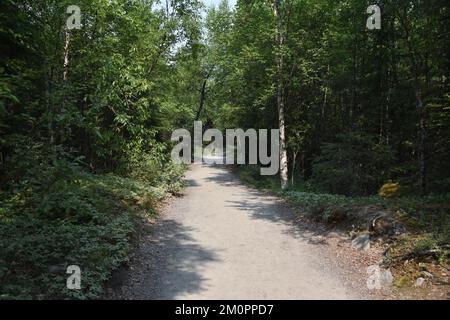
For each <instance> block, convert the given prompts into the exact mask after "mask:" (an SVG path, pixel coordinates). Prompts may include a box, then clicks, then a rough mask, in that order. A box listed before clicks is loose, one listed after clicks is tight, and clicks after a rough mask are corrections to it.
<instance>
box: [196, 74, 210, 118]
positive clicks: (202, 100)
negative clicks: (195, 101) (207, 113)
mask: <svg viewBox="0 0 450 320" xmlns="http://www.w3.org/2000/svg"><path fill="white" fill-rule="evenodd" d="M207 83H208V78H206V79H205V80H204V81H203V84H202V88H201V89H200V105H199V108H198V111H197V116H196V117H195V120H196V121H199V120H200V117H201V115H202V112H203V107H204V106H205V98H206V84H207Z"/></svg>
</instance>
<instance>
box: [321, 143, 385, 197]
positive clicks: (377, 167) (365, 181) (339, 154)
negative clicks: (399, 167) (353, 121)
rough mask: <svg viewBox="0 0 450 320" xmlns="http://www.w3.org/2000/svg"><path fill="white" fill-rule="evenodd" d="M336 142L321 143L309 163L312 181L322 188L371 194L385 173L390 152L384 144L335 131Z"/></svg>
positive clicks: (382, 179)
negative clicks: (317, 154)
mask: <svg viewBox="0 0 450 320" xmlns="http://www.w3.org/2000/svg"><path fill="white" fill-rule="evenodd" d="M337 140H338V141H337V142H336V143H328V144H325V145H324V146H323V147H322V149H321V151H322V152H321V155H320V156H319V157H318V158H317V159H316V160H315V163H314V165H313V181H314V183H315V185H317V186H319V188H321V189H322V190H323V191H326V192H331V193H336V194H347V195H360V194H366V195H368V194H373V193H374V192H376V190H378V188H379V187H380V185H381V184H382V183H383V181H385V179H386V178H387V177H389V171H387V170H386V168H389V164H390V162H391V159H392V153H391V151H390V150H389V147H388V146H385V145H380V144H378V143H373V138H371V137H367V136H361V135H354V134H350V135H338V136H337Z"/></svg>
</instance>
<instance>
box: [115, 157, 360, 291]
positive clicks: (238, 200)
mask: <svg viewBox="0 0 450 320" xmlns="http://www.w3.org/2000/svg"><path fill="white" fill-rule="evenodd" d="M186 179H187V183H188V187H187V189H186V191H185V195H184V196H183V197H180V198H177V199H175V200H174V201H172V202H171V204H169V205H168V206H167V207H166V208H165V209H164V214H163V215H162V217H161V218H160V220H159V221H158V222H157V223H156V225H155V226H154V228H153V230H154V231H153V232H152V234H151V235H149V236H148V237H147V238H145V239H144V240H143V243H142V246H141V248H140V249H139V253H138V255H137V258H136V261H135V265H134V267H133V269H132V270H131V272H129V274H128V275H127V276H128V280H127V281H126V284H125V285H124V286H123V287H122V288H121V294H120V297H121V298H125V299H364V298H367V297H368V295H366V292H365V288H364V287H365V283H364V281H363V280H364V279H363V278H361V279H359V280H358V279H355V278H352V279H348V270H347V271H346V272H347V273H346V272H344V270H343V269H342V268H341V267H339V265H341V264H339V263H336V256H332V255H331V254H330V253H329V251H327V250H326V249H325V248H324V247H326V246H322V245H318V244H312V243H311V242H310V241H308V239H309V238H310V236H311V234H308V233H307V232H305V231H301V230H300V229H299V228H297V227H296V226H294V224H293V223H291V221H292V219H293V212H292V211H291V210H290V209H289V208H287V207H286V206H285V205H283V203H282V202H281V200H279V199H277V198H275V197H272V196H268V195H267V194H265V193H262V192H259V191H255V190H253V189H251V188H247V187H245V186H243V185H242V184H241V183H240V182H239V181H238V180H237V179H236V178H235V177H234V176H233V175H232V174H231V173H229V172H228V171H227V170H226V169H224V168H221V167H213V166H193V167H192V169H191V170H190V171H189V172H188V174H187V177H186ZM350 272H351V270H350ZM355 273H356V272H355ZM359 273H361V271H359ZM344 274H345V275H344Z"/></svg>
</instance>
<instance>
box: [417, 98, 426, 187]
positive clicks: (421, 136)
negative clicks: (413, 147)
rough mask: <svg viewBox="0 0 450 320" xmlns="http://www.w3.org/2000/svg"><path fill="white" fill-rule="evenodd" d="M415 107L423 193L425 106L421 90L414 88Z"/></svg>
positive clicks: (424, 173)
mask: <svg viewBox="0 0 450 320" xmlns="http://www.w3.org/2000/svg"><path fill="white" fill-rule="evenodd" d="M416 107H417V111H418V113H419V185H420V187H421V189H422V192H423V193H424V192H425V190H426V187H427V182H426V181H427V180H426V162H425V156H426V151H425V143H426V136H427V131H426V119H425V108H424V106H423V101H422V92H421V91H420V89H416Z"/></svg>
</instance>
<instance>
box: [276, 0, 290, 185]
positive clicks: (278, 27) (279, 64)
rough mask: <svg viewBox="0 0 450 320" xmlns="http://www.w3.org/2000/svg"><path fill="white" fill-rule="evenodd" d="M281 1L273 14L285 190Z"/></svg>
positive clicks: (281, 158) (286, 174)
mask: <svg viewBox="0 0 450 320" xmlns="http://www.w3.org/2000/svg"><path fill="white" fill-rule="evenodd" d="M280 2H281V1H280V0H274V1H273V13H274V17H275V24H276V36H275V41H276V45H277V53H276V64H277V106H278V122H279V127H280V179H281V188H282V189H283V190H285V189H287V187H288V179H289V178H288V159H287V149H286V124H285V108H284V98H283V91H284V86H283V63H284V61H283V51H282V49H283V43H284V36H283V30H282V27H283V24H282V17H281V13H280V7H281V4H280Z"/></svg>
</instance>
